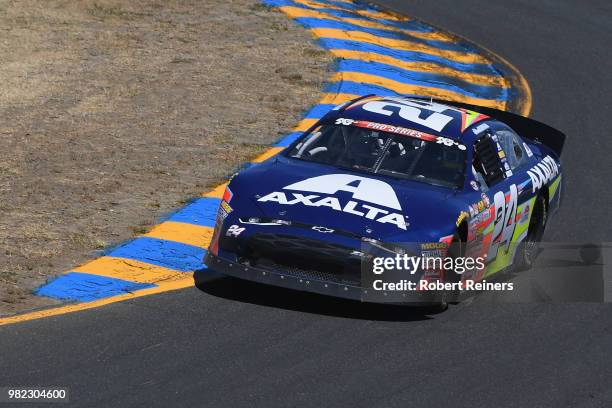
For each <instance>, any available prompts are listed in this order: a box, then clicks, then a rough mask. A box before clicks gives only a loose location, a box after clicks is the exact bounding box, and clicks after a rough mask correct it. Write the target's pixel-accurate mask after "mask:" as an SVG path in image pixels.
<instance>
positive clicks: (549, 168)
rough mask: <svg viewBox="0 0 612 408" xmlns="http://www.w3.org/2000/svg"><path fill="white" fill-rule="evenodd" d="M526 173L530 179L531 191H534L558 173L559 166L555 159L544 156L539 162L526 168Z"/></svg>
mask: <svg viewBox="0 0 612 408" xmlns="http://www.w3.org/2000/svg"><path fill="white" fill-rule="evenodd" d="M527 174H528V175H529V178H530V179H531V185H532V187H531V192H532V193H535V192H536V191H537V190H539V189H541V188H542V187H543V186H544V185H545V184H546V183H548V182H549V181H550V180H552V179H553V178H555V177H556V176H557V174H559V167H558V166H557V162H555V159H553V158H552V157H550V156H546V157H545V158H544V159H542V161H541V162H539V163H538V164H536V165H535V166H533V167H532V168H531V169H529V170H527Z"/></svg>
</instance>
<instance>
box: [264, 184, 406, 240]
mask: <svg viewBox="0 0 612 408" xmlns="http://www.w3.org/2000/svg"><path fill="white" fill-rule="evenodd" d="M283 190H292V191H301V192H307V193H318V194H302V193H293V192H292V193H289V192H284V191H274V192H272V193H270V194H267V195H266V196H264V197H261V198H259V199H258V200H257V201H259V202H276V203H279V204H282V205H296V204H302V205H305V206H308V207H329V208H331V209H333V210H335V211H341V212H344V213H348V214H353V215H356V216H359V217H365V218H367V219H370V220H375V221H377V222H380V223H381V224H394V225H395V226H397V227H398V228H400V229H403V230H406V220H405V218H404V216H403V215H402V214H401V211H402V207H401V206H400V203H399V200H398V199H397V196H396V195H395V191H393V188H392V187H391V186H390V185H389V184H387V183H385V182H383V181H380V180H375V179H371V178H367V177H360V176H354V175H351V174H326V175H324V176H318V177H311V178H308V179H306V180H302V181H299V182H297V183H293V184H290V185H288V186H286V187H283ZM339 191H346V192H349V193H352V200H349V201H348V202H346V203H341V202H340V200H339V199H338V198H337V197H334V196H333V194H337V193H338V192H339ZM321 194H327V195H329V196H322V195H321ZM356 200H359V201H365V202H366V203H369V204H365V203H360V202H359V201H356ZM370 204H375V205H376V206H373V205H370ZM381 206H382V207H386V208H388V209H384V208H380V207H381ZM393 210H396V211H393ZM398 211H400V212H398Z"/></svg>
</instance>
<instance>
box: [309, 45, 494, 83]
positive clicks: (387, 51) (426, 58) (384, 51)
mask: <svg viewBox="0 0 612 408" xmlns="http://www.w3.org/2000/svg"><path fill="white" fill-rule="evenodd" d="M317 42H318V43H319V44H320V45H321V46H322V47H323V48H327V49H338V50H349V51H362V52H373V53H376V54H381V55H387V56H390V57H393V58H397V59H399V60H403V61H414V62H431V63H434V64H438V65H441V66H444V67H448V68H453V69H456V70H457V71H463V72H470V73H473V74H483V75H496V76H498V75H500V73H499V72H498V71H497V70H496V69H495V68H494V67H493V66H492V65H491V64H468V63H463V62H457V61H453V60H450V59H447V58H443V57H439V56H437V55H432V54H427V53H423V52H416V51H405V50H397V49H394V48H389V47H383V46H382V45H376V44H371V43H366V42H361V41H350V40H338V39H334V38H320V39H319V40H318V41H317Z"/></svg>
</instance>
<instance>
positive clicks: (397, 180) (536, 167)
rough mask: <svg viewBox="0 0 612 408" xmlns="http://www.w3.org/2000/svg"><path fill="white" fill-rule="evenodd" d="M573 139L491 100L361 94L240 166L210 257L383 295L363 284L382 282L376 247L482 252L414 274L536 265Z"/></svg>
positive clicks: (419, 252)
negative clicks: (459, 265) (370, 278)
mask: <svg viewBox="0 0 612 408" xmlns="http://www.w3.org/2000/svg"><path fill="white" fill-rule="evenodd" d="M564 140H565V136H564V135H563V134H562V133H560V132H558V131H556V130H555V129H552V128H550V127H548V126H546V125H544V124H542V123H539V122H536V121H533V120H530V119H527V118H523V117H521V116H518V115H514V114H511V113H508V112H502V111H498V110H495V109H491V108H485V107H479V106H472V105H466V104H461V103H455V102H442V101H433V100H429V99H421V98H414V97H410V98H409V97H378V96H373V95H368V96H364V97H361V98H357V99H355V100H352V101H350V102H347V103H345V104H342V105H340V106H337V107H335V108H334V109H333V110H332V111H330V112H329V113H328V114H327V115H325V116H324V117H323V118H322V119H321V120H319V121H318V122H317V123H316V124H315V125H313V126H312V127H311V128H310V129H309V130H307V131H306V132H305V133H304V134H303V135H302V136H301V137H299V138H298V139H297V140H296V141H295V142H294V143H292V144H291V145H290V146H289V147H288V148H287V149H285V150H284V151H283V152H281V153H279V154H278V155H276V156H274V157H272V158H270V159H268V160H267V161H265V162H263V163H261V164H258V165H255V166H253V167H250V168H248V169H246V170H244V171H241V172H240V173H238V174H237V175H235V176H234V177H233V178H232V180H231V182H230V183H229V185H228V186H227V189H226V190H225V193H224V196H223V200H222V202H221V205H220V208H219V211H218V215H217V220H216V227H215V232H214V234H213V238H212V242H211V245H210V247H209V250H208V252H207V255H206V259H205V263H206V265H207V266H208V268H209V270H213V271H217V272H221V273H223V274H227V275H231V276H234V277H238V278H243V279H247V280H252V281H257V282H263V283H266V284H270V285H276V286H282V287H287V288H292V289H298V290H303V291H309V292H316V293H320V294H327V295H332V296H339V297H343V298H350V299H358V300H362V301H363V300H366V301H371V300H372V299H371V298H367V296H364V295H365V294H367V293H368V291H370V292H372V291H371V287H370V286H369V285H366V284H365V283H364V276H365V275H364V271H365V273H367V272H370V273H371V271H372V269H371V268H370V269H368V267H365V268H364V265H366V266H367V265H370V266H371V261H372V259H373V257H374V256H375V254H377V253H386V254H406V253H408V254H411V255H414V256H425V257H436V256H438V257H448V256H451V257H459V256H463V257H473V258H476V257H481V259H483V260H484V262H482V264H481V265H479V266H474V267H472V268H471V270H469V271H467V272H463V273H461V274H460V275H459V274H458V273H449V272H448V271H445V270H440V268H432V269H430V270H428V269H426V268H423V269H422V270H419V271H415V272H416V273H414V272H413V273H412V275H411V278H414V279H427V280H428V281H448V282H450V281H461V280H467V279H470V280H472V281H482V280H483V279H485V278H489V277H490V276H492V275H493V274H496V273H498V272H500V271H503V270H506V269H508V268H510V267H511V266H519V267H530V266H531V264H532V263H533V262H534V259H535V257H536V256H537V252H538V250H537V243H538V242H539V240H540V239H541V237H542V234H543V232H544V229H545V227H546V224H547V221H548V220H549V218H550V216H551V215H552V214H553V213H554V212H555V210H556V209H558V207H559V205H560V193H561V163H560V155H561V151H562V148H563V143H564ZM197 280H198V277H197V275H196V282H197ZM366 280H367V279H366ZM422 295H423V293H419V294H418V296H419V299H422ZM381 299H382V298H381ZM427 299H429V298H427ZM409 300H410V301H414V300H415V299H409ZM373 301H377V300H376V299H374V300H373Z"/></svg>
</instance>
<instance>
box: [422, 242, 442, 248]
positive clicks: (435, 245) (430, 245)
mask: <svg viewBox="0 0 612 408" xmlns="http://www.w3.org/2000/svg"><path fill="white" fill-rule="evenodd" d="M421 249H422V250H431V249H446V242H425V243H422V244H421Z"/></svg>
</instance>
